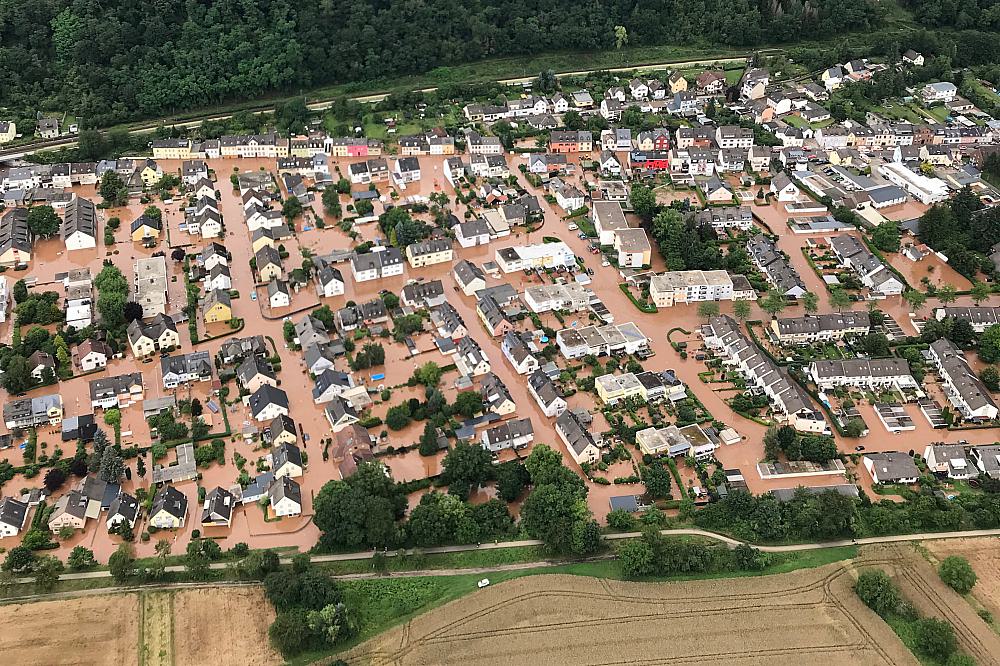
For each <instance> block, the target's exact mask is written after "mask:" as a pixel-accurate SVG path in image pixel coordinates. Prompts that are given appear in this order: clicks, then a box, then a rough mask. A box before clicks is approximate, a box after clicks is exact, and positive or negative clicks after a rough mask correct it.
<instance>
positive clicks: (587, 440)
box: [556, 410, 601, 465]
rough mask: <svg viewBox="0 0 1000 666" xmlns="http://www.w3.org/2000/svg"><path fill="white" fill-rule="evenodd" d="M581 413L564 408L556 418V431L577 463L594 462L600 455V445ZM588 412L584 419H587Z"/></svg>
mask: <svg viewBox="0 0 1000 666" xmlns="http://www.w3.org/2000/svg"><path fill="white" fill-rule="evenodd" d="M584 414H586V412H584V413H583V414H579V413H577V412H574V411H571V410H566V411H564V412H563V413H562V414H561V415H560V416H559V418H557V419H556V433H557V434H558V435H559V438H560V439H562V441H563V443H564V444H565V445H566V448H567V450H568V451H569V453H570V455H571V456H572V457H573V460H575V461H576V463H577V464H578V465H582V464H583V463H591V464H592V463H595V462H597V461H598V459H599V458H600V455H601V449H600V446H598V444H597V441H596V440H595V439H594V436H593V434H591V432H590V430H589V427H588V425H587V424H585V418H584ZM589 418H590V416H589V414H588V415H586V419H589Z"/></svg>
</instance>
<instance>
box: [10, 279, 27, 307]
mask: <svg viewBox="0 0 1000 666" xmlns="http://www.w3.org/2000/svg"><path fill="white" fill-rule="evenodd" d="M13 295H14V302H15V303H23V302H25V301H26V300H28V285H27V284H26V283H25V282H24V280H18V281H17V282H15V283H14V291H13Z"/></svg>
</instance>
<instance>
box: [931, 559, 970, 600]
mask: <svg viewBox="0 0 1000 666" xmlns="http://www.w3.org/2000/svg"><path fill="white" fill-rule="evenodd" d="M938 575H940V576H941V580H943V581H944V583H945V584H946V585H947V586H948V587H950V588H951V589H953V590H955V591H956V592H958V593H959V594H968V593H969V592H971V591H972V588H973V587H975V585H976V572H975V571H973V570H972V565H970V564H969V561H968V560H967V559H965V558H964V557H960V556H958V555H951V556H949V557H946V558H944V560H942V561H941V564H940V565H939V566H938Z"/></svg>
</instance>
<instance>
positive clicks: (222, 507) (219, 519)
mask: <svg viewBox="0 0 1000 666" xmlns="http://www.w3.org/2000/svg"><path fill="white" fill-rule="evenodd" d="M235 506H236V498H235V497H234V496H233V494H232V493H231V492H229V491H228V490H226V489H225V488H223V487H222V486H216V487H215V488H213V489H212V490H210V491H208V493H207V494H206V495H205V502H204V504H202V509H201V524H202V526H203V527H229V526H230V525H231V524H232V522H233V508H234V507H235Z"/></svg>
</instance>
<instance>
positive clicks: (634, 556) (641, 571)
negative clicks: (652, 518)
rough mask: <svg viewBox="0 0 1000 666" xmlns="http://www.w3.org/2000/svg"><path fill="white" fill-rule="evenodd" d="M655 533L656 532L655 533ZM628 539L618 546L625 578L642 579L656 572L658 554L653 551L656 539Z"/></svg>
mask: <svg viewBox="0 0 1000 666" xmlns="http://www.w3.org/2000/svg"><path fill="white" fill-rule="evenodd" d="M654 532H655V531H654ZM646 534H649V532H646V533H644V535H643V538H642V539H628V540H625V541H623V542H622V543H621V544H620V545H619V546H618V562H619V564H620V565H621V568H622V575H623V576H624V577H625V578H641V577H643V576H648V575H650V574H652V573H653V572H654V571H655V568H656V554H655V552H654V551H653V545H652V543H651V542H652V541H654V540H655V539H654V538H646Z"/></svg>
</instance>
